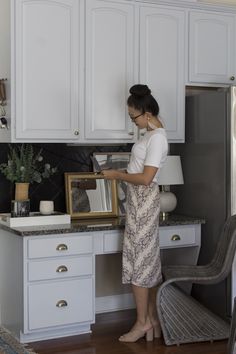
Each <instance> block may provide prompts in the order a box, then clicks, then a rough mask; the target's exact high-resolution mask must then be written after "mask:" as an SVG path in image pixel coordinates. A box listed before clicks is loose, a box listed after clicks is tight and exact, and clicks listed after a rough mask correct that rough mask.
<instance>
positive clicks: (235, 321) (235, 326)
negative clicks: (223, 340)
mask: <svg viewBox="0 0 236 354" xmlns="http://www.w3.org/2000/svg"><path fill="white" fill-rule="evenodd" d="M235 337H236V297H235V298H234V308H233V314H232V320H231V325H230V331H229V340H228V346H227V354H233V353H234V346H235Z"/></svg>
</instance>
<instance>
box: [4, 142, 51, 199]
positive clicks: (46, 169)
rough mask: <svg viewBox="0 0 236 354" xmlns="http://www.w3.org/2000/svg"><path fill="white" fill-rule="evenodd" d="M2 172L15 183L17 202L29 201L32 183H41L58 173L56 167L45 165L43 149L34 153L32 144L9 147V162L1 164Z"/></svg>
mask: <svg viewBox="0 0 236 354" xmlns="http://www.w3.org/2000/svg"><path fill="white" fill-rule="evenodd" d="M0 171H1V172H2V173H3V174H4V176H5V177H6V178H7V179H8V180H9V181H11V182H12V183H15V200H18V201H20V200H26V199H28V191H29V185H30V183H34V182H37V183H40V182H41V181H42V180H43V179H44V178H49V177H50V176H51V175H53V174H54V173H55V172H56V168H55V167H53V168H52V167H51V166H50V164H48V163H44V161H43V156H42V149H40V150H39V151H38V152H37V153H35V152H34V149H33V146H32V145H30V144H22V145H20V146H18V145H15V146H14V145H9V153H8V160H7V162H6V163H1V164H0Z"/></svg>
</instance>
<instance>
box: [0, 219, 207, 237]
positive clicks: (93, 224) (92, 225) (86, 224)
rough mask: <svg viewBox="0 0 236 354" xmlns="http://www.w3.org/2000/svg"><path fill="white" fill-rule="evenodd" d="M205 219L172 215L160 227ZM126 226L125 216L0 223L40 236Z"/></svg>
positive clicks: (19, 233) (23, 233)
mask: <svg viewBox="0 0 236 354" xmlns="http://www.w3.org/2000/svg"><path fill="white" fill-rule="evenodd" d="M204 223H205V220H204V219H202V218H197V217H190V216H185V215H170V216H169V218H168V219H166V220H162V219H160V227H163V226H175V225H192V224H204ZM124 227H125V217H119V218H109V219H91V220H89V219H87V220H73V221H72V222H71V224H60V225H44V226H39V225H35V226H24V227H17V228H9V227H7V226H4V225H0V228H2V229H4V230H6V231H10V232H12V233H14V234H17V235H19V236H34V235H35V236H38V235H53V234H67V233H75V232H91V231H103V230H119V229H124Z"/></svg>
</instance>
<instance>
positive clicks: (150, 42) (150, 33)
mask: <svg viewBox="0 0 236 354" xmlns="http://www.w3.org/2000/svg"><path fill="white" fill-rule="evenodd" d="M185 24H186V22H185V11H184V10H176V9H167V8H162V7H158V6H148V5H146V6H144V5H143V6H141V7H140V53H139V58H140V82H142V83H147V84H148V85H149V87H150V88H151V90H152V93H153V95H154V97H155V98H156V99H157V101H158V103H159V106H160V116H161V118H162V119H163V122H164V125H165V128H166V130H167V135H168V140H169V141H170V142H171V141H175V142H183V141H184V115H185V114H184V102H185Z"/></svg>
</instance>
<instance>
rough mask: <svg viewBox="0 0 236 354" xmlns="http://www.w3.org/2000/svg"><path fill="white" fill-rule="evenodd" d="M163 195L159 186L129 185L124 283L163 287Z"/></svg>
mask: <svg viewBox="0 0 236 354" xmlns="http://www.w3.org/2000/svg"><path fill="white" fill-rule="evenodd" d="M159 214H160V194H159V186H158V184H157V183H151V185H150V186H143V185H133V184H130V183H128V184H127V202H126V223H125V232H124V240H123V255H122V282H123V283H124V284H128V283H131V284H134V285H137V286H141V287H146V288H152V287H154V286H156V285H159V284H161V282H162V274H161V259H160V247H159Z"/></svg>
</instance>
